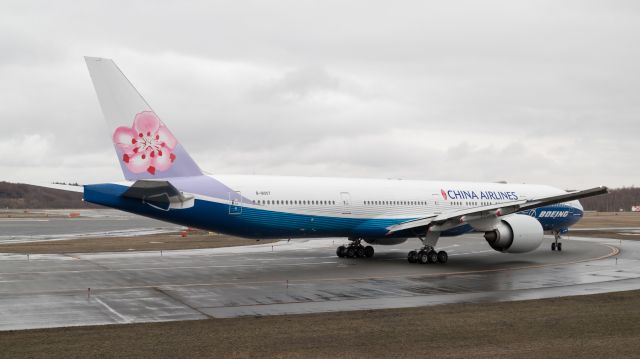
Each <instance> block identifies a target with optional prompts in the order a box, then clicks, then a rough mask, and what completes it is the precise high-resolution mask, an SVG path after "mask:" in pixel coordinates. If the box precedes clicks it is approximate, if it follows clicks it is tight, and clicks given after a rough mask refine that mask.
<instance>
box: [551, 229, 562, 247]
mask: <svg viewBox="0 0 640 359" xmlns="http://www.w3.org/2000/svg"><path fill="white" fill-rule="evenodd" d="M553 238H554V242H553V243H551V250H552V251H555V250H557V251H562V242H558V240H560V239H562V237H561V236H560V232H558V231H554V232H553Z"/></svg>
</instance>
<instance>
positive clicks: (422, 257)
mask: <svg viewBox="0 0 640 359" xmlns="http://www.w3.org/2000/svg"><path fill="white" fill-rule="evenodd" d="M429 258H430V257H429V253H428V252H425V251H420V253H418V259H419V261H420V264H427V263H431V262H430V260H429Z"/></svg>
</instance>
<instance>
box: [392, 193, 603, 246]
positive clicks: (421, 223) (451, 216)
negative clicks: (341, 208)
mask: <svg viewBox="0 0 640 359" xmlns="http://www.w3.org/2000/svg"><path fill="white" fill-rule="evenodd" d="M608 191H609V190H608V189H607V187H595V188H590V189H586V190H582V191H575V192H568V193H565V194H561V195H556V196H548V197H541V198H535V199H527V200H518V201H509V202H503V203H499V204H493V205H489V206H479V207H472V208H465V209H460V210H454V211H448V212H444V213H441V214H434V215H430V216H427V217H423V218H419V219H414V220H411V221H407V222H402V223H399V224H396V225H393V226H390V227H388V228H387V230H388V232H387V235H390V234H392V233H396V232H400V231H405V230H410V229H413V230H418V229H426V228H431V229H432V230H434V231H444V230H447V229H451V228H455V227H458V226H461V225H463V224H466V223H469V222H472V221H482V220H491V219H495V218H498V217H501V216H506V215H508V214H512V213H516V212H521V211H525V210H528V209H534V208H538V207H544V206H548V205H552V204H557V203H563V202H569V201H573V200H576V199H580V198H585V197H591V196H597V195H601V194H605V193H608ZM425 232H426V231H425Z"/></svg>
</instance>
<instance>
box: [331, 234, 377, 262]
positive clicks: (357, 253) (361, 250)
mask: <svg viewBox="0 0 640 359" xmlns="http://www.w3.org/2000/svg"><path fill="white" fill-rule="evenodd" d="M349 241H351V243H349V244H348V245H346V246H340V247H338V248H337V249H336V255H337V256H338V257H340V258H345V257H346V258H371V257H373V254H374V252H375V251H374V249H373V247H372V246H363V245H362V239H361V238H357V239H352V238H349Z"/></svg>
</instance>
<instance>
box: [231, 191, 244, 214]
mask: <svg viewBox="0 0 640 359" xmlns="http://www.w3.org/2000/svg"><path fill="white" fill-rule="evenodd" d="M229 214H231V215H237V214H242V195H241V194H240V191H233V192H229Z"/></svg>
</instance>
